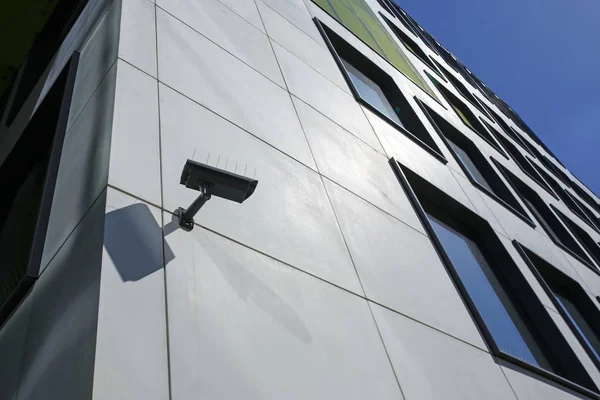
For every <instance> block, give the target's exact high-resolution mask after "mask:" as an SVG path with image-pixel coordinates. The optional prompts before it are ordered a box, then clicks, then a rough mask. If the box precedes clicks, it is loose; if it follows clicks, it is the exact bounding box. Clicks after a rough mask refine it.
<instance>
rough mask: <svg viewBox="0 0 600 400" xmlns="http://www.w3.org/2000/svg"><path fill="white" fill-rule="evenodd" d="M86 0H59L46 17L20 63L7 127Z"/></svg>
mask: <svg viewBox="0 0 600 400" xmlns="http://www.w3.org/2000/svg"><path fill="white" fill-rule="evenodd" d="M88 2H89V0H61V1H59V2H58V5H57V6H56V8H55V9H54V10H53V11H52V14H51V15H50V17H49V18H48V21H47V22H46V24H45V25H44V27H43V28H42V30H41V31H40V32H39V33H38V34H37V35H36V38H35V41H34V43H33V45H32V47H31V50H30V51H29V54H28V55H27V59H26V60H25V62H24V64H23V65H22V66H21V68H22V69H23V73H22V74H21V78H20V79H19V80H18V82H15V84H16V85H17V88H16V92H15V94H14V97H13V100H12V103H11V105H10V108H9V111H8V116H7V119H6V125H7V126H10V125H11V124H12V122H13V121H14V119H15V118H16V116H17V115H18V114H19V112H20V111H21V109H22V108H23V105H24V104H25V102H26V100H27V98H28V97H29V95H30V94H31V91H32V90H33V88H34V87H35V85H36V84H37V83H38V81H39V79H40V77H41V76H42V74H43V73H44V71H45V69H46V67H47V66H48V65H49V64H50V60H52V57H54V55H55V54H56V52H57V51H58V49H59V47H60V45H61V44H62V43H63V41H64V40H65V38H66V37H67V35H68V33H69V31H70V30H71V28H72V27H73V25H74V24H75V22H76V21H77V19H78V18H79V16H80V15H81V13H82V11H83V10H84V8H85V6H86V5H87V4H88Z"/></svg>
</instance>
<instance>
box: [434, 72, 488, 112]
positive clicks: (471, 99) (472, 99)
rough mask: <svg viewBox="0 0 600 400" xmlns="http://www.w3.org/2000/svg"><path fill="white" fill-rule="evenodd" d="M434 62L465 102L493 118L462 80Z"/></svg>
mask: <svg viewBox="0 0 600 400" xmlns="http://www.w3.org/2000/svg"><path fill="white" fill-rule="evenodd" d="M433 62H434V63H435V65H436V66H437V68H438V69H439V70H440V71H441V72H442V74H443V75H444V76H445V77H446V78H448V81H450V83H451V84H452V86H454V88H455V89H456V90H457V91H458V92H459V93H460V94H462V95H463V97H464V98H465V100H467V101H468V102H469V103H471V105H472V106H473V107H475V108H476V109H478V110H479V111H480V112H481V113H482V114H483V115H485V116H486V117H488V118H491V117H490V115H489V113H488V112H487V111H486V110H485V109H484V108H483V107H482V106H481V103H480V102H479V100H477V97H475V95H474V94H473V93H471V91H470V90H469V89H468V88H467V87H466V86H465V85H464V84H463V83H462V82H461V81H460V80H458V79H457V78H456V77H455V76H454V75H452V73H451V72H450V71H448V70H447V69H446V68H445V67H444V66H443V65H442V64H441V63H439V62H437V61H436V60H433Z"/></svg>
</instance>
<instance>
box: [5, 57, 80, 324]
mask: <svg viewBox="0 0 600 400" xmlns="http://www.w3.org/2000/svg"><path fill="white" fill-rule="evenodd" d="M78 60H79V54H78V53H76V54H75V55H74V56H73V57H72V58H71V61H70V62H69V63H67V65H66V66H65V67H64V69H63V71H62V72H61V74H60V75H59V76H58V78H57V79H56V81H55V82H54V84H53V85H52V87H51V88H50V90H49V92H48V93H47V94H46V96H45V97H44V99H43V100H42V102H41V104H40V106H39V107H38V108H37V110H36V112H35V113H34V115H33V116H32V118H31V120H30V121H29V123H28V125H27V127H26V128H25V130H24V131H23V133H22V135H21V137H20V138H19V140H18V141H17V143H16V144H15V146H14V147H13V149H12V150H11V152H10V154H9V155H8V156H7V158H6V160H5V161H4V163H3V164H2V165H1V166H0V187H1V188H2V190H1V191H0V254H2V262H1V263H0V326H1V325H2V323H3V322H4V321H5V320H6V318H8V316H9V315H10V313H11V312H12V311H13V310H14V308H15V307H17V305H18V304H19V302H20V301H21V299H22V298H23V296H25V294H26V293H27V291H28V290H29V288H30V287H31V286H32V285H33V283H34V282H35V280H36V279H37V277H38V274H39V270H40V267H41V266H40V263H41V261H42V260H41V258H42V251H43V249H44V242H45V238H46V231H47V227H48V221H49V218H50V208H51V207H52V200H53V197H54V188H55V184H56V178H57V175H58V166H59V161H60V156H61V153H62V146H63V141H64V135H65V131H66V125H67V118H68V113H69V108H70V105H71V97H72V93H73V86H74V82H75V75H76V71H77V64H78Z"/></svg>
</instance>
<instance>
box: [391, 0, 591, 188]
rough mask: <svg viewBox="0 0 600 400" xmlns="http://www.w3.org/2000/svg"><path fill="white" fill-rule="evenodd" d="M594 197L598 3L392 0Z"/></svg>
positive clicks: (586, 0) (577, 0)
mask: <svg viewBox="0 0 600 400" xmlns="http://www.w3.org/2000/svg"><path fill="white" fill-rule="evenodd" d="M396 1H397V3H398V4H399V5H400V6H401V7H402V8H404V9H405V10H406V11H407V12H408V13H409V14H410V15H411V16H412V17H413V18H414V19H416V20H417V22H419V23H420V24H421V25H422V26H423V27H424V28H426V29H427V30H428V31H429V32H430V33H431V34H433V36H435V37H436V38H437V39H438V40H439V41H440V43H442V44H443V45H444V46H445V47H446V48H448V50H450V51H451V52H452V53H453V54H454V55H456V56H457V57H458V58H459V59H460V60H461V61H462V62H463V63H464V64H465V65H466V66H467V67H468V68H469V69H471V70H472V71H473V72H474V73H475V74H476V75H477V76H478V77H479V78H480V79H481V80H482V81H483V82H485V84H486V85H488V86H489V87H490V88H492V89H493V90H494V91H495V92H496V93H497V94H498V95H499V96H500V97H501V98H502V99H504V101H506V103H508V104H509V105H510V106H511V107H512V108H513V109H514V110H515V111H517V113H519V115H520V116H521V118H523V120H524V121H525V122H526V123H527V124H528V125H529V127H530V128H531V129H532V130H533V131H534V132H535V133H536V134H537V135H538V136H539V137H540V139H541V140H542V141H544V143H546V145H547V146H548V147H549V148H550V149H551V150H552V151H553V152H554V154H555V155H556V156H557V157H558V158H559V159H560V160H561V162H562V163H563V164H565V166H566V167H567V168H568V169H569V170H570V171H571V172H572V173H573V174H575V175H576V176H577V177H578V178H579V179H581V180H582V181H583V182H584V183H585V184H586V185H587V186H588V187H590V188H591V189H592V190H594V192H595V193H596V194H598V195H600V0H502V1H495V0H396Z"/></svg>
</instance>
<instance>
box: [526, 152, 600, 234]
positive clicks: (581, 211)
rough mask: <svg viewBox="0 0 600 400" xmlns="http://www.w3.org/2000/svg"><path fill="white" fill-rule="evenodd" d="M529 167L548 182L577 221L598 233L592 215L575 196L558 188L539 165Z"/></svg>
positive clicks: (552, 178) (558, 185) (555, 182)
mask: <svg viewBox="0 0 600 400" xmlns="http://www.w3.org/2000/svg"><path fill="white" fill-rule="evenodd" d="M531 165H533V167H534V168H535V169H536V170H537V172H538V173H539V174H540V175H541V176H542V177H543V178H544V180H545V181H546V182H548V184H549V185H550V186H552V190H553V191H554V193H556V194H557V195H558V197H559V198H560V200H561V201H562V202H563V203H565V205H566V206H567V208H569V210H571V212H573V214H575V215H577V217H579V219H581V220H582V221H583V222H585V224H586V225H588V226H589V227H590V228H592V229H594V230H595V231H596V232H598V233H600V227H599V226H597V225H596V222H595V221H594V220H593V218H594V215H593V214H592V213H591V212H589V211H587V210H585V208H584V207H585V205H583V204H580V203H579V201H580V200H579V199H577V198H576V197H575V196H573V195H572V194H571V193H569V191H568V190H566V189H564V188H563V187H562V186H560V184H559V183H558V182H557V180H556V179H554V177H552V176H551V175H550V174H549V173H548V172H546V170H545V169H544V168H542V167H540V166H539V165H537V164H535V163H533V162H532V163H531ZM586 211H587V212H586Z"/></svg>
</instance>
